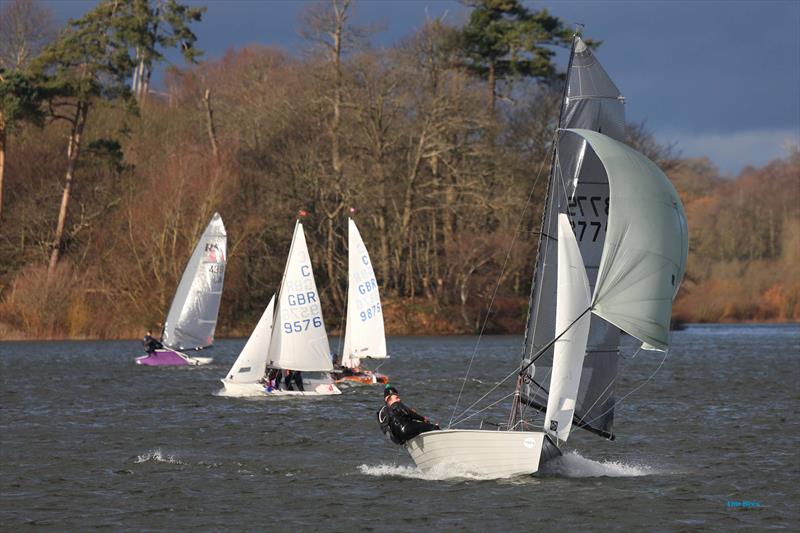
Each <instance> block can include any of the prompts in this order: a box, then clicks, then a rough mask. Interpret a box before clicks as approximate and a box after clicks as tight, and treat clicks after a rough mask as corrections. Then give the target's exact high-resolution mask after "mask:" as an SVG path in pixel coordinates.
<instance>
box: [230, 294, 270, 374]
mask: <svg viewBox="0 0 800 533" xmlns="http://www.w3.org/2000/svg"><path fill="white" fill-rule="evenodd" d="M274 321H275V296H274V295H273V296H272V298H270V300H269V305H267V308H266V309H265V310H264V314H262V315H261V319H260V320H259V321H258V324H256V327H255V329H254V330H253V333H252V334H251V335H250V338H249V339H247V343H246V344H245V345H244V348H242V351H241V353H240V354H239V357H237V358H236V362H234V363H233V366H232V367H231V369H230V371H229V372H228V375H227V377H226V378H225V380H224V381H227V382H230V383H256V382H258V380H260V379H261V378H263V377H264V374H265V373H266V370H267V356H268V355H269V345H270V341H271V340H272V325H273V323H274Z"/></svg>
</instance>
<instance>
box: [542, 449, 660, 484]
mask: <svg viewBox="0 0 800 533" xmlns="http://www.w3.org/2000/svg"><path fill="white" fill-rule="evenodd" d="M539 472H540V474H543V475H546V476H560V477H574V478H583V477H639V476H651V475H654V474H659V473H660V472H659V471H658V470H656V469H655V468H653V467H651V466H647V465H642V464H632V463H623V462H620V461H593V460H592V459H587V458H586V457H583V456H582V455H581V454H579V453H578V452H576V451H569V452H566V453H565V454H564V455H563V456H561V457H559V458H558V459H554V460H552V461H550V462H548V463H547V464H545V465H543V466H542V468H541V470H540V471H539Z"/></svg>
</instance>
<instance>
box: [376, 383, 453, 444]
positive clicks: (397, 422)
mask: <svg viewBox="0 0 800 533" xmlns="http://www.w3.org/2000/svg"><path fill="white" fill-rule="evenodd" d="M383 400H384V402H385V405H384V406H383V407H381V408H380V410H379V411H378V423H379V424H380V425H381V430H382V431H383V433H384V434H385V435H386V436H387V437H389V439H390V440H391V441H392V442H394V443H395V444H404V443H405V442H406V441H408V440H410V439H413V438H414V437H416V436H417V435H419V434H420V433H425V432H426V431H434V430H437V429H440V428H439V425H438V424H431V423H430V421H429V420H428V417H427V416H422V415H419V414H417V412H416V411H415V410H414V409H412V408H410V407H408V406H406V405H405V404H404V403H403V402H401V401H400V395H399V394H398V392H397V389H396V388H394V387H393V386H391V385H386V388H385V389H384V390H383Z"/></svg>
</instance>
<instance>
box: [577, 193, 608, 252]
mask: <svg viewBox="0 0 800 533" xmlns="http://www.w3.org/2000/svg"><path fill="white" fill-rule="evenodd" d="M568 213H569V216H570V224H572V229H573V230H574V231H575V237H576V238H577V239H578V241H583V240H584V238H585V239H587V240H588V239H590V238H591V240H592V242H594V241H596V240H597V238H598V237H599V236H600V230H601V229H603V227H604V226H605V223H606V221H607V220H608V196H605V197H603V196H574V197H573V198H572V199H571V200H570V201H569V209H568ZM591 218H596V219H600V220H587V219H591ZM587 230H588V231H587Z"/></svg>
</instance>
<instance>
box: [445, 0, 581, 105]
mask: <svg viewBox="0 0 800 533" xmlns="http://www.w3.org/2000/svg"><path fill="white" fill-rule="evenodd" d="M466 4H467V5H470V6H472V7H473V10H472V12H471V13H470V17H469V22H467V24H466V25H465V26H464V28H463V30H462V32H461V39H460V41H461V49H462V53H463V55H464V59H465V62H466V66H467V68H468V69H469V70H470V71H471V72H473V73H474V74H476V75H478V76H480V77H481V78H483V79H485V80H486V82H487V84H488V99H487V105H488V108H489V110H490V111H494V108H495V102H496V100H497V83H498V81H501V80H505V79H508V78H510V77H512V76H521V77H534V78H547V77H549V76H552V75H553V74H554V73H555V65H554V64H553V56H554V55H555V52H554V51H553V50H552V49H551V48H548V47H547V46H553V45H555V46H570V44H571V42H572V32H571V31H570V30H569V29H567V28H565V27H564V23H563V22H562V21H561V20H560V19H559V18H558V17H554V16H552V15H550V13H548V12H547V10H546V9H542V10H541V11H529V10H528V9H527V8H526V7H525V6H523V5H522V3H521V2H520V1H519V0H467V1H466Z"/></svg>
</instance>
